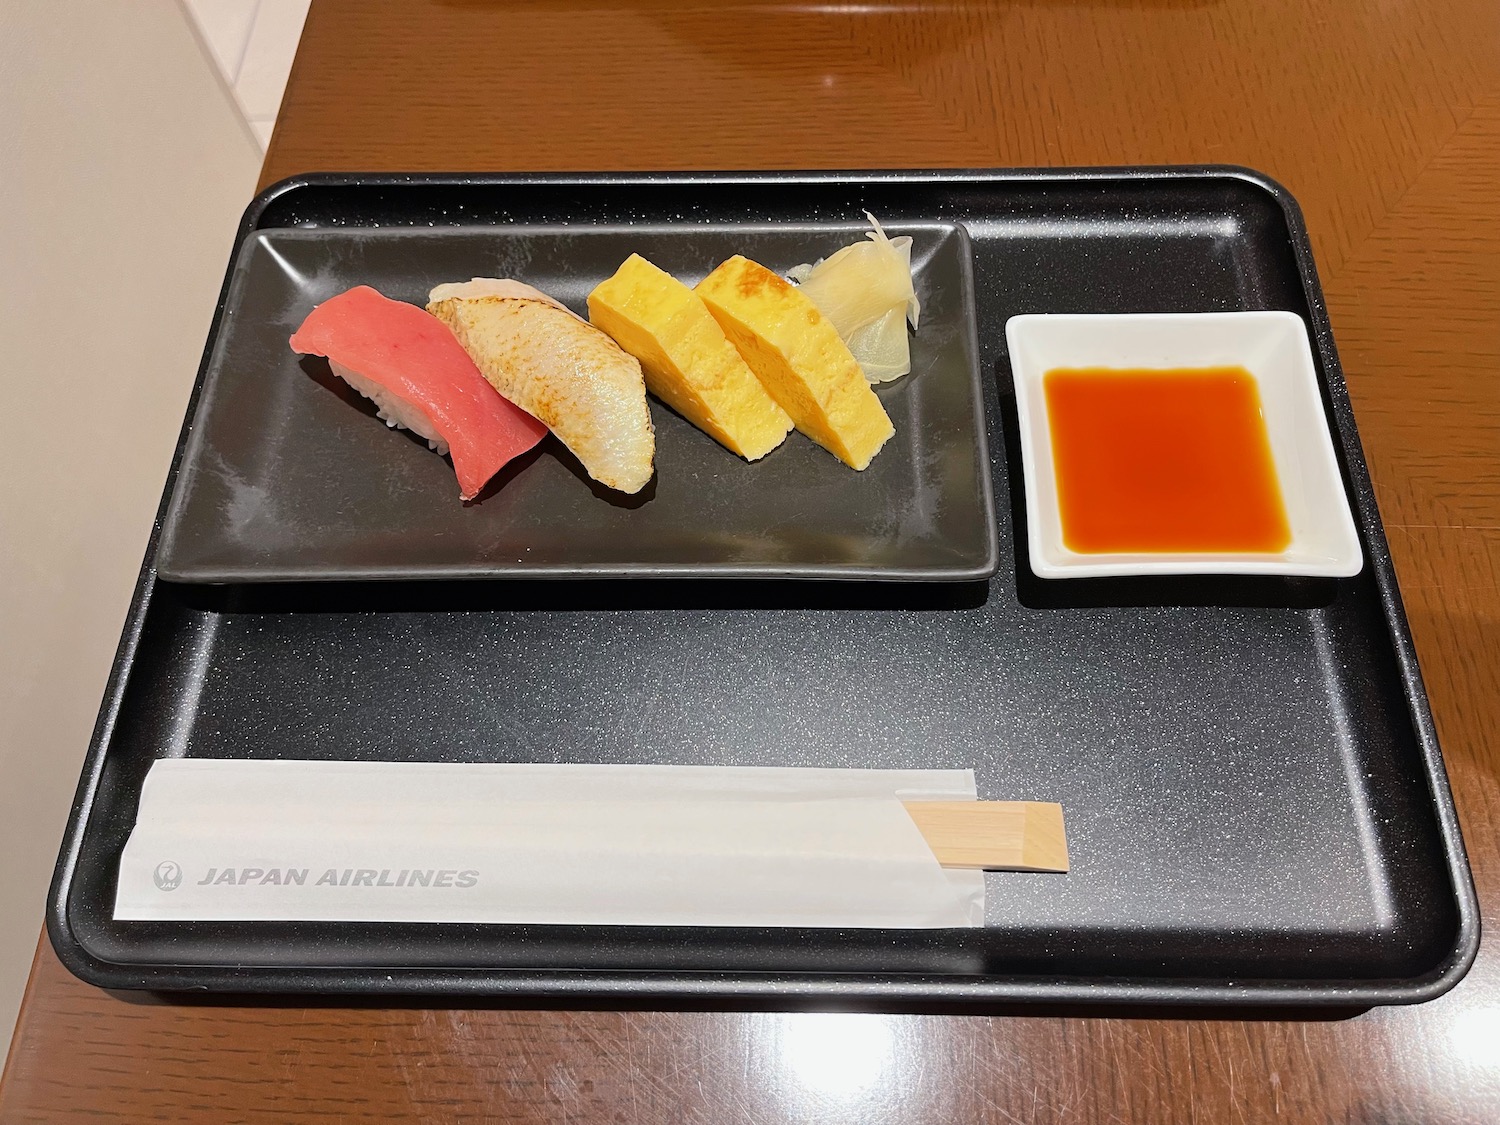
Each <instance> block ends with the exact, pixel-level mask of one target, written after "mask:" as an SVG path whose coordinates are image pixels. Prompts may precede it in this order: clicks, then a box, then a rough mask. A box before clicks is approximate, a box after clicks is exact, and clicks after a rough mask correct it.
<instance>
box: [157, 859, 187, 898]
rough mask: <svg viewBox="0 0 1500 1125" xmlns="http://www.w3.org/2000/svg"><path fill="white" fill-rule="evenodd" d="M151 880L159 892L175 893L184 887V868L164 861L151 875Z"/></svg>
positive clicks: (169, 861) (168, 860)
mask: <svg viewBox="0 0 1500 1125" xmlns="http://www.w3.org/2000/svg"><path fill="white" fill-rule="evenodd" d="M151 879H152V881H153V882H154V883H155V884H156V889H157V890H159V891H175V890H176V889H177V888H178V887H180V886H182V868H181V867H179V866H178V865H177V864H175V863H173V862H172V861H171V860H170V859H167V860H163V861H162V862H161V863H158V864H157V865H156V870H155V871H153V872H152V873H151Z"/></svg>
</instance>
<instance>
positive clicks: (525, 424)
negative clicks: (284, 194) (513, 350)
mask: <svg viewBox="0 0 1500 1125" xmlns="http://www.w3.org/2000/svg"><path fill="white" fill-rule="evenodd" d="M291 344H292V350H293V351H296V352H301V353H302V354H304V355H321V356H327V357H328V366H329V367H330V368H331V369H332V371H333V373H334V374H335V375H337V376H338V377H339V378H340V379H343V380H344V381H345V382H346V383H348V384H349V385H350V386H351V387H353V388H354V389H355V390H356V391H358V392H359V393H360V394H362V395H364V396H365V397H366V398H368V399H370V400H371V401H373V402H374V403H375V406H376V408H377V410H378V411H379V414H380V417H381V418H383V419H384V420H385V423H386V425H388V426H393V427H400V428H403V429H408V430H411V431H412V432H413V433H414V434H418V435H419V436H421V437H424V438H426V439H427V443H428V444H429V445H430V446H432V448H433V449H434V450H436V451H437V452H438V453H439V454H451V455H452V457H453V471H454V473H455V474H457V476H458V488H459V495H460V496H462V497H463V498H464V499H465V500H472V499H473V498H474V497H475V496H477V495H478V494H479V491H480V489H482V488H483V487H484V486H485V485H486V484H487V483H488V482H489V480H490V478H491V477H493V476H494V475H495V474H496V473H498V472H499V471H500V470H501V468H503V467H504V466H505V464H506V463H507V462H508V461H510V460H512V459H513V458H515V457H518V456H520V455H521V454H522V453H525V452H526V451H527V450H528V449H530V448H531V447H532V446H534V445H535V444H536V443H537V442H539V441H541V440H542V437H543V436H544V435H545V434H546V433H547V428H546V427H545V426H544V425H542V423H540V422H538V421H537V420H536V419H535V418H533V417H531V415H529V414H527V413H526V412H525V411H524V410H521V409H519V408H518V407H516V406H514V405H512V404H511V403H509V402H507V401H506V400H505V399H504V398H503V397H501V396H500V395H499V394H497V393H496V391H495V388H494V387H492V386H490V384H489V383H487V382H486V381H485V379H484V377H483V376H482V375H481V374H480V373H479V369H478V368H476V367H475V366H474V361H473V360H471V359H470V358H469V357H468V355H467V353H465V351H464V350H463V348H462V347H460V346H459V343H458V341H457V340H456V339H454V338H453V333H452V332H451V331H450V330H449V329H448V327H447V325H445V324H443V322H442V321H440V320H438V319H437V318H436V317H434V316H432V315H431V314H430V313H426V312H423V311H422V310H421V309H419V308H418V307H417V306H416V305H409V304H407V303H406V302H404V301H393V300H391V299H390V298H389V297H385V296H382V295H381V294H380V293H378V292H376V291H375V290H374V289H371V288H370V287H369V286H368V285H360V286H356V287H355V288H353V289H350V290H348V291H347V292H345V293H340V294H339V295H338V296H337V297H333V298H330V299H329V300H327V301H324V302H323V303H322V304H321V305H319V306H318V307H317V308H315V309H313V311H312V312H310V313H309V314H308V315H307V319H306V320H304V321H303V322H302V327H301V328H299V329H297V331H296V333H295V334H294V335H293V336H292V339H291Z"/></svg>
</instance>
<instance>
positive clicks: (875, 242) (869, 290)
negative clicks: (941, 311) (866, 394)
mask: <svg viewBox="0 0 1500 1125" xmlns="http://www.w3.org/2000/svg"><path fill="white" fill-rule="evenodd" d="M865 218H867V219H869V220H870V225H871V226H872V227H873V228H874V229H873V230H871V231H869V232H868V233H867V234H866V238H867V240H868V241H865V242H856V243H854V244H852V245H850V246H845V247H844V248H843V249H842V250H840V251H838V253H836V254H833V255H831V256H830V257H827V258H822V259H820V260H819V261H818V262H817V263H816V264H814V265H801V266H797V267H795V268H794V269H792V270H791V271H790V272H789V273H788V274H787V276H788V277H790V278H791V279H792V280H793V281H795V282H797V283H798V284H799V285H800V286H801V289H802V292H803V293H805V294H807V297H808V299H809V300H811V301H812V303H813V304H815V305H817V306H818V311H819V312H821V313H822V314H823V315H824V316H826V317H827V318H828V320H829V323H831V324H832V325H833V327H834V329H835V330H836V331H837V332H838V334H839V336H840V337H842V338H843V341H844V343H845V344H847V345H848V346H849V351H850V352H851V353H853V355H854V358H855V360H856V361H857V362H858V363H859V367H860V370H861V371H863V372H864V374H865V378H866V379H868V380H869V381H870V382H872V383H884V382H888V381H889V380H891V379H896V378H899V377H900V376H902V375H905V374H906V373H907V372H909V371H910V370H911V349H910V347H909V344H908V341H907V336H906V325H907V323H908V322H910V323H911V327H912V330H913V331H915V330H916V328H917V320H918V317H919V316H920V314H921V311H922V309H921V303H920V302H919V301H918V300H917V292H916V288H915V286H914V285H913V284H912V277H911V239H910V238H908V237H906V236H905V235H903V236H901V237H900V238H887V237H886V233H885V231H884V229H882V228H881V226H880V224H879V223H878V222H877V221H876V220H875V216H874V215H872V214H870V213H869V212H868V211H866V212H865Z"/></svg>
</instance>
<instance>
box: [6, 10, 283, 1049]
mask: <svg viewBox="0 0 1500 1125" xmlns="http://www.w3.org/2000/svg"><path fill="white" fill-rule="evenodd" d="M259 165H260V152H259V148H258V145H257V143H256V140H255V138H254V136H253V134H252V133H251V132H250V130H249V128H248V127H247V125H246V124H245V122H244V121H243V120H242V119H241V117H240V116H239V114H238V113H237V111H236V109H235V106H234V102H233V100H232V99H231V97H230V96H229V94H228V92H227V90H226V89H225V87H224V86H223V85H222V83H221V80H220V79H219V78H218V77H217V75H216V73H215V70H214V68H213V66H212V64H211V63H210V62H209V60H208V58H207V56H206V54H205V52H204V50H203V48H202V47H201V46H200V44H199V41H198V40H197V39H196V38H195V37H194V35H193V32H192V31H191V30H190V27H189V24H188V21H187V19H186V17H185V15H184V13H183V11H182V9H181V8H179V7H178V5H177V4H176V3H174V0H130V2H129V3H122V2H120V0H67V2H66V3H62V2H58V0H0V400H3V401H4V403H5V405H6V414H7V415H8V417H7V418H6V419H5V422H6V425H5V427H4V432H3V438H0V1051H3V1050H4V1048H5V1047H6V1046H7V1045H8V1043H9V1037H10V1030H11V1027H12V1024H13V1022H14V1018H15V1013H16V1010H17V1008H18V1005H19V1003H20V999H21V991H22V988H23V987H24V985H25V982H26V974H27V970H28V969H29V967H30V963H31V956H32V951H33V949H34V947H35V943H36V939H37V935H38V933H39V932H40V927H41V923H42V912H43V905H44V899H45V895H46V888H47V884H48V881H49V879H50V878H51V872H52V864H53V861H54V859H55V858H56V855H57V847H58V842H59V840H60V837H61V833H62V828H63V823H64V821H65V819H66V816H67V810H68V805H69V802H70V801H71V799H72V795H73V788H74V786H75V784H76V782H77V780H78V773H79V767H80V765H81V763H82V760H83V754H84V750H85V748H86V747H87V744H88V738H89V732H90V729H91V728H92V726H93V722H94V717H95V713H96V710H97V708H98V705H99V699H100V696H101V694H102V692H103V689H104V681H105V678H106V676H107V675H108V671H109V665H110V660H111V658H112V656H113V653H114V647H115V643H116V641H117V639H118V637H119V632H120V627H121V624H122V623H123V620H124V615H125V610H126V607H127V604H128V602H129V599H130V593H131V588H132V586H133V584H134V581H135V576H136V571H137V569H138V568H139V565H140V560H141V554H142V551H143V549H144V547H145V543H146V537H147V534H148V532H149V530H150V526H151V519H152V517H153V515H154V513H155V510H156V503H157V500H158V498H159V496H160V493H161V488H162V482H163V479H164V477H165V474H166V470H167V463H168V461H169V459H170V456H171V452H172V447H173V444H174V442H175V441H176V436H177V430H178V426H179V425H180V423H181V421H182V413H183V408H184V406H185V403H186V400H187V394H188V390H189V388H190V387H191V385H192V381H193V376H194V374H195V372H196V370H197V365H198V357H199V354H200V352H201V350H202V348H203V342H204V337H205V335H206V333H207V330H208V323H209V319H210V317H211V315H212V312H213V304H214V300H215V298H216V296H217V294H218V288H219V283H220V281H221V279H222V276H223V271H224V266H225V262H226V259H227V257H228V252H229V246H230V242H231V240H232V237H233V234H234V229H235V225H236V223H237V221H238V217H239V214H240V212H241V211H242V210H243V209H244V206H245V204H246V203H247V202H248V201H249V199H250V197H251V195H252V194H253V193H254V189H255V180H256V176H257V174H258V171H259Z"/></svg>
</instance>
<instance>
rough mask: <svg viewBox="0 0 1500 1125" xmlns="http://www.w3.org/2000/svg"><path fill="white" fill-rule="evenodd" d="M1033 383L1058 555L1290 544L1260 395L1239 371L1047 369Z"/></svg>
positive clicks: (1244, 549) (1271, 548)
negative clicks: (1047, 455) (1042, 419)
mask: <svg viewBox="0 0 1500 1125" xmlns="http://www.w3.org/2000/svg"><path fill="white" fill-rule="evenodd" d="M1043 384H1044V388H1045V394H1046V400H1047V418H1048V426H1049V429H1050V431H1051V436H1052V460H1053V469H1054V472H1055V473H1056V479H1057V494H1058V506H1059V509H1060V512H1061V516H1062V533H1063V542H1064V544H1065V545H1066V546H1067V547H1068V549H1069V550H1071V551H1076V552H1079V553H1081V554H1137V553H1153V552H1157V553H1173V554H1186V553H1191V554H1200V553H1201V554H1214V553H1224V552H1234V553H1261V552H1264V553H1267V554H1274V553H1276V552H1278V551H1282V550H1285V549H1286V547H1287V546H1288V544H1290V542H1291V537H1292V536H1291V529H1290V527H1289V525H1288V523H1287V517H1286V508H1285V505H1284V504H1283V502H1282V495H1281V486H1280V483H1279V482H1278V480H1277V477H1276V466H1275V463H1274V461H1273V460H1272V457H1271V445H1270V441H1269V439H1268V438H1267V435H1266V424H1265V420H1264V418H1263V417H1262V415H1261V404H1260V393H1259V391H1258V390H1257V389H1256V384H1255V378H1254V376H1252V375H1251V374H1250V372H1248V371H1247V370H1245V369H1244V368H1243V367H1202V368H1174V369H1168V370H1155V369H1115V368H1104V367H1090V368H1055V369H1053V370H1051V371H1048V372H1047V373H1046V375H1045V376H1044V379H1043Z"/></svg>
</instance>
